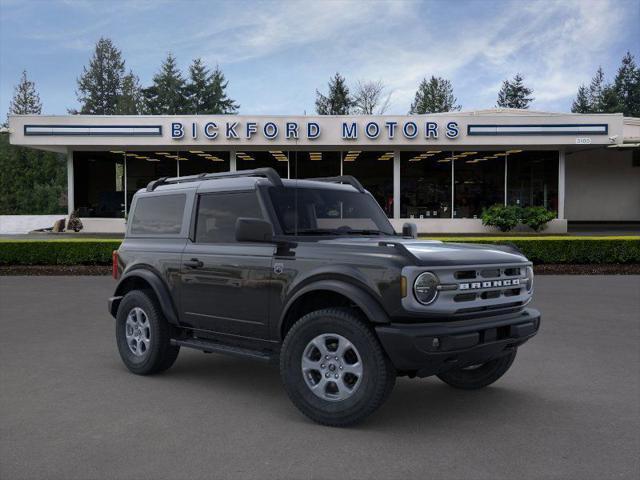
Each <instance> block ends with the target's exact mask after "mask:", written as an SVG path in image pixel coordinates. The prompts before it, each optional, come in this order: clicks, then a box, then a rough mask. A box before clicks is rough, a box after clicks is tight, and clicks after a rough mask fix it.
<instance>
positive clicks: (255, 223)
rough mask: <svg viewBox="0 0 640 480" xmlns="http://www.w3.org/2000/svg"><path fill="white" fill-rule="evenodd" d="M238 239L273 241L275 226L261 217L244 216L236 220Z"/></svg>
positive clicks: (240, 240)
mask: <svg viewBox="0 0 640 480" xmlns="http://www.w3.org/2000/svg"><path fill="white" fill-rule="evenodd" d="M236 240H237V241H238V242H271V241H273V227H272V226H271V223H269V222H267V221H266V220H262V219H261V218H244V217H240V218H238V219H237V220H236Z"/></svg>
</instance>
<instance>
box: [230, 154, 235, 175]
mask: <svg viewBox="0 0 640 480" xmlns="http://www.w3.org/2000/svg"><path fill="white" fill-rule="evenodd" d="M229 171H230V172H235V171H236V151H235V150H231V151H230V152H229Z"/></svg>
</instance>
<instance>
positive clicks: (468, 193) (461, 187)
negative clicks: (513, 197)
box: [452, 151, 506, 218]
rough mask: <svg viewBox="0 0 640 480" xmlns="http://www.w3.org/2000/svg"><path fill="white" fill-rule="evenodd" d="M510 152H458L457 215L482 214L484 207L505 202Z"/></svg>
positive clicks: (475, 216)
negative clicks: (507, 165) (505, 166)
mask: <svg viewBox="0 0 640 480" xmlns="http://www.w3.org/2000/svg"><path fill="white" fill-rule="evenodd" d="M505 156H506V153H505V152H504V151H502V152H500V151H498V152H488V151H477V152H476V151H463V152H454V155H453V157H452V158H453V159H454V162H455V164H454V205H453V213H454V215H453V216H454V218H480V216H481V215H482V210H483V209H484V208H487V207H490V206H491V205H495V204H500V205H503V204H504V164H505V160H504V159H505Z"/></svg>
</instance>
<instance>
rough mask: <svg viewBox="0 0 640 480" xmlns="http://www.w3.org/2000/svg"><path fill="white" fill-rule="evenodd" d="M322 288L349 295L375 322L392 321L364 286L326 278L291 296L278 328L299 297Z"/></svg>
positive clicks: (306, 286)
mask: <svg viewBox="0 0 640 480" xmlns="http://www.w3.org/2000/svg"><path fill="white" fill-rule="evenodd" d="M322 290H328V291H331V292H335V293H338V294H340V295H343V296H345V297H347V298H348V299H349V300H351V301H352V302H353V303H354V304H355V305H356V306H358V308H360V310H362V312H363V313H364V314H365V315H366V316H367V318H368V319H369V320H370V321H371V322H373V323H389V321H390V320H389V316H388V315H387V313H386V312H385V311H384V309H383V308H382V306H381V305H380V303H379V302H378V301H377V300H376V299H375V298H374V297H373V296H372V295H371V294H370V293H368V292H367V291H365V290H364V288H363V287H359V286H357V285H354V284H352V283H349V282H346V281H344V280H330V279H325V280H317V281H314V282H311V283H309V284H308V285H305V286H304V287H302V288H300V289H299V290H297V291H296V292H295V293H294V294H293V295H292V296H291V297H290V298H289V300H288V301H287V303H286V304H285V308H284V309H283V310H282V314H281V315H280V321H279V323H278V328H279V329H281V328H282V324H283V322H284V320H285V318H286V317H287V314H288V312H289V309H290V308H291V306H292V305H294V304H295V302H296V301H297V300H298V299H299V298H301V297H302V296H303V295H305V294H307V293H310V292H313V291H322Z"/></svg>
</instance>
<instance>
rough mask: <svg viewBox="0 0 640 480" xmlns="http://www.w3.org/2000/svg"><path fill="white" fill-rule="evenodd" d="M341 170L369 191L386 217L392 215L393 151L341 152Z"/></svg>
mask: <svg viewBox="0 0 640 480" xmlns="http://www.w3.org/2000/svg"><path fill="white" fill-rule="evenodd" d="M342 172H343V173H344V175H353V176H354V177H356V178H357V179H358V180H359V181H360V183H362V185H363V186H364V188H366V189H367V190H369V191H370V192H371V194H372V195H373V197H374V198H375V199H376V200H377V201H378V203H379V204H380V206H381V207H382V209H383V210H384V212H385V213H386V214H387V216H388V217H392V216H393V152H392V151H390V150H389V151H384V152H367V151H359V150H352V151H348V152H343V162H342Z"/></svg>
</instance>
